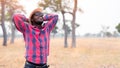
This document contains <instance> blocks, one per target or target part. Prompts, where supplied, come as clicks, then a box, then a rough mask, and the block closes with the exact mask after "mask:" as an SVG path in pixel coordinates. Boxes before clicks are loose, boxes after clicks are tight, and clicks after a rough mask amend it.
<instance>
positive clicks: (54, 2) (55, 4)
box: [39, 0, 69, 48]
mask: <svg viewBox="0 0 120 68" xmlns="http://www.w3.org/2000/svg"><path fill="white" fill-rule="evenodd" d="M68 1H69V0H64V2H66V3H64V4H63V0H43V1H40V2H39V6H40V7H43V8H44V9H46V8H50V9H51V10H53V11H54V12H57V11H60V12H61V14H62V18H63V29H64V33H65V37H64V47H65V48H66V47H68V44H67V34H68V33H67V28H66V23H65V13H66V11H65V9H69V8H68V6H67V5H66V4H67V3H68Z"/></svg>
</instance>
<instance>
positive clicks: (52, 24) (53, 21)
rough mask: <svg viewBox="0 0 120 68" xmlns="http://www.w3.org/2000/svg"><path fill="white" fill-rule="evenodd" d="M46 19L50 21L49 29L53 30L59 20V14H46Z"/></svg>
mask: <svg viewBox="0 0 120 68" xmlns="http://www.w3.org/2000/svg"><path fill="white" fill-rule="evenodd" d="M44 21H48V23H47V26H48V28H49V30H50V31H51V30H52V29H53V28H54V27H55V25H56V23H57V21H58V15H55V14H48V15H46V16H44Z"/></svg>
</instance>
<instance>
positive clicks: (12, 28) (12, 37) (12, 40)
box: [9, 7, 15, 44]
mask: <svg viewBox="0 0 120 68" xmlns="http://www.w3.org/2000/svg"><path fill="white" fill-rule="evenodd" d="M9 11H10V16H11V18H10V21H11V22H10V23H11V32H12V33H11V40H10V43H11V44H12V43H14V39H15V25H14V24H13V23H12V15H13V9H12V7H10V10H9Z"/></svg>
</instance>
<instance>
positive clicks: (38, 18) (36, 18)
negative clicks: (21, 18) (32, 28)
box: [33, 12, 43, 25]
mask: <svg viewBox="0 0 120 68" xmlns="http://www.w3.org/2000/svg"><path fill="white" fill-rule="evenodd" d="M42 23H43V13H41V12H36V13H34V14H33V24H36V25H41V24H42Z"/></svg>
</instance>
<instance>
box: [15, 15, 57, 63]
mask: <svg viewBox="0 0 120 68" xmlns="http://www.w3.org/2000/svg"><path fill="white" fill-rule="evenodd" d="M27 20H28V19H27V18H26V17H25V16H24V15H21V14H15V15H13V22H14V24H15V26H16V28H17V29H18V30H19V31H20V32H22V33H23V36H24V40H25V46H26V56H25V58H26V60H27V61H30V62H33V63H36V64H42V63H46V62H47V56H48V55H49V40H50V32H51V30H52V29H53V28H54V27H55V25H56V23H57V20H58V15H52V14H48V15H46V16H44V21H47V23H45V24H44V26H43V28H41V29H40V28H37V27H36V26H33V25H31V24H28V23H26V22H27Z"/></svg>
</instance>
